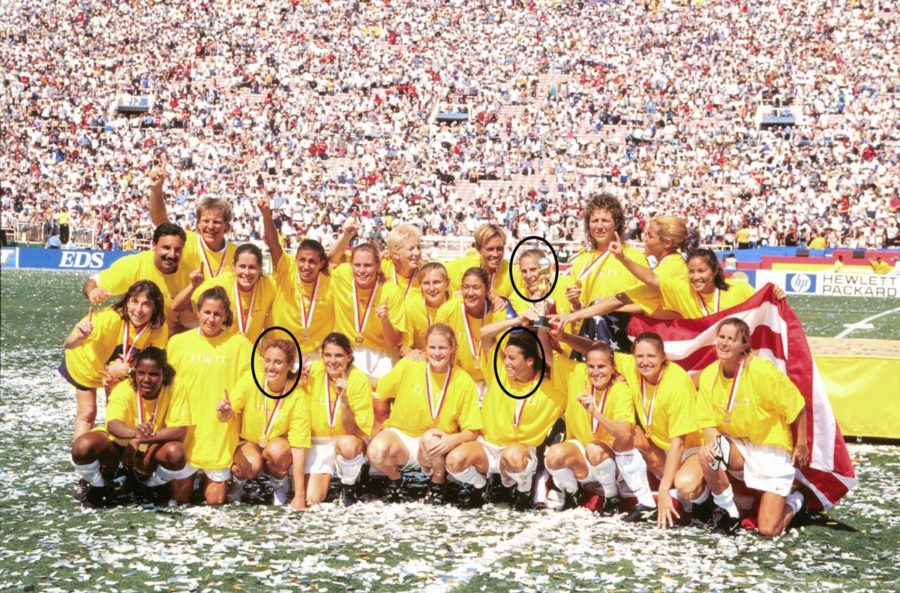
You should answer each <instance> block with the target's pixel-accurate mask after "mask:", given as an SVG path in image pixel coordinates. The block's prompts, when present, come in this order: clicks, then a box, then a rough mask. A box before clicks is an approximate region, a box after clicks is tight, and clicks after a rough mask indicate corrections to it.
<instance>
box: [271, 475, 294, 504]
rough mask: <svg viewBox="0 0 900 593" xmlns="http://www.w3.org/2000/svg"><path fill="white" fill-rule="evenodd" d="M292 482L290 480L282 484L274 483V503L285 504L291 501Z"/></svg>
mask: <svg viewBox="0 0 900 593" xmlns="http://www.w3.org/2000/svg"><path fill="white" fill-rule="evenodd" d="M289 489H290V482H289V481H288V480H285V481H284V484H281V485H278V486H276V485H274V484H273V485H272V502H273V504H276V505H279V506H284V505H286V504H288V503H289V502H291V496H290V490H289Z"/></svg>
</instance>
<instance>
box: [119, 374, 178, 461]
mask: <svg viewBox="0 0 900 593" xmlns="http://www.w3.org/2000/svg"><path fill="white" fill-rule="evenodd" d="M141 406H142V410H143V417H144V421H145V422H146V421H149V420H150V419H151V418H152V419H153V430H154V431H157V430H159V429H161V428H165V427H172V426H190V425H191V415H190V410H189V409H188V406H187V394H186V393H185V392H184V390H182V389H178V388H177V387H175V386H174V385H169V386H168V387H163V388H162V389H160V392H159V395H158V396H157V398H156V399H155V400H150V399H144V398H141ZM113 420H118V421H119V422H121V423H122V424H124V425H125V426H127V427H128V428H136V427H137V425H138V424H140V422H138V403H137V394H136V393H135V391H134V387H132V386H131V381H122V382H121V383H119V384H118V385H116V386H115V388H113V390H112V393H110V394H109V400H108V401H107V403H106V424H107V426H109V423H110V422H112V421H113ZM104 430H106V429H104ZM107 432H109V431H108V430H107ZM109 440H111V441H113V442H115V443H118V444H120V445H122V446H123V447H125V446H127V445H128V439H119V438H116V437H114V436H113V435H111V434H110V435H109Z"/></svg>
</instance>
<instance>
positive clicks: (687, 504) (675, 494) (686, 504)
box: [669, 488, 694, 513]
mask: <svg viewBox="0 0 900 593" xmlns="http://www.w3.org/2000/svg"><path fill="white" fill-rule="evenodd" d="M669 496H671V497H672V498H673V499H675V500H677V501H678V502H680V503H681V508H683V509H684V510H685V511H686V512H688V513H690V512H691V511H692V510H693V508H694V503H692V502H691V501H690V500H688V499H687V498H685V497H684V496H682V495H681V492H679V491H678V488H670V489H669Z"/></svg>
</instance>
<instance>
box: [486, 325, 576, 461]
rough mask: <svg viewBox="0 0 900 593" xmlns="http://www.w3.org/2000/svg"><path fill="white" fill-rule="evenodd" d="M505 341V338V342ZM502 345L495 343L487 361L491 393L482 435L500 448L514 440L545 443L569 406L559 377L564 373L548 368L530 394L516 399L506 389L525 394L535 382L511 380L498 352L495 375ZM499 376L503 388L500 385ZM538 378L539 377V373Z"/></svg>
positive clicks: (532, 444)
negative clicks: (496, 353) (495, 358)
mask: <svg viewBox="0 0 900 593" xmlns="http://www.w3.org/2000/svg"><path fill="white" fill-rule="evenodd" d="M505 341H506V340H505V339H504V343H505ZM499 347H500V344H499V343H498V344H497V345H495V346H494V349H493V350H492V351H491V353H490V355H489V356H488V357H486V358H485V359H484V361H483V364H484V365H485V368H484V376H485V379H486V381H487V392H486V393H485V395H484V401H483V402H482V405H481V422H482V424H483V427H484V430H483V433H482V434H483V436H484V439H485V440H486V441H488V442H490V443H493V444H495V445H498V446H500V447H506V446H508V445H511V444H513V443H519V444H522V445H526V446H529V447H537V446H538V445H540V444H541V443H543V442H544V439H545V438H546V437H547V434H548V433H549V432H550V429H551V428H553V424H554V423H555V422H556V421H557V419H559V417H560V416H561V415H562V413H563V411H564V410H565V408H566V392H565V389H562V388H561V381H560V379H559V376H560V374H561V373H549V369H548V374H547V375H545V376H544V380H543V381H541V383H540V385H539V386H538V388H537V390H536V391H535V392H534V393H533V394H532V395H531V396H530V397H528V398H527V399H524V400H518V399H514V398H512V397H510V396H509V395H507V394H506V392H505V391H504V390H503V388H505V389H506V390H507V391H510V392H512V393H514V394H516V395H524V394H526V393H528V392H529V391H531V390H532V389H533V387H534V385H533V384H525V383H519V382H518V381H513V380H511V379H510V378H509V377H508V376H507V374H506V366H504V365H503V363H502V360H500V359H501V358H502V356H501V355H498V360H497V374H496V375H495V374H494V368H493V364H494V351H495V350H496V349H497V348H499ZM498 377H499V381H500V382H501V383H502V385H503V387H501V386H500V385H499V384H498ZM536 380H539V376H538V378H536ZM517 418H518V422H517V421H516V419H517Z"/></svg>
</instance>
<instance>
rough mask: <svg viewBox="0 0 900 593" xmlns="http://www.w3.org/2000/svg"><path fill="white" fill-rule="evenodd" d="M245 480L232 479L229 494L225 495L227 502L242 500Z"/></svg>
mask: <svg viewBox="0 0 900 593" xmlns="http://www.w3.org/2000/svg"><path fill="white" fill-rule="evenodd" d="M244 484H246V481H245V480H235V479H232V481H231V485H229V486H228V494H226V495H225V501H226V502H240V501H241V495H243V494H244Z"/></svg>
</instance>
